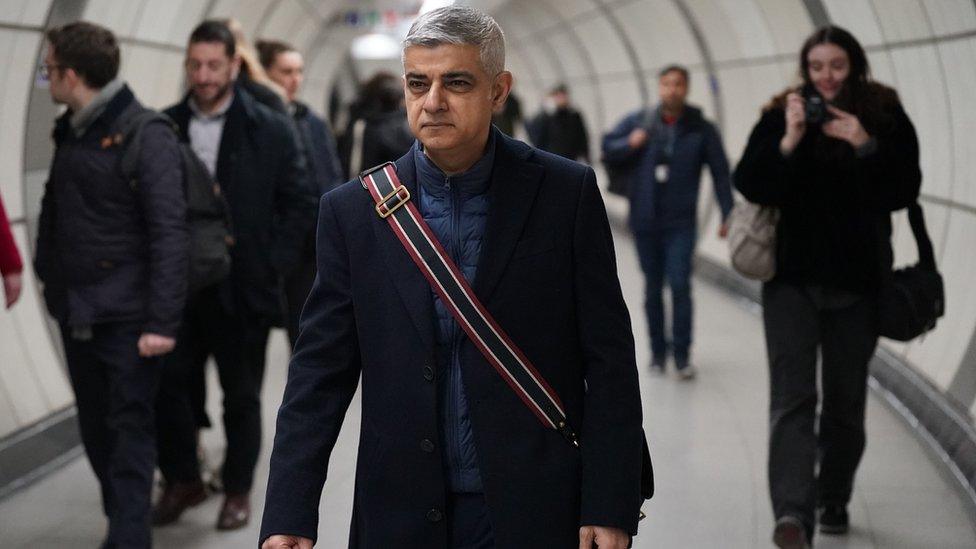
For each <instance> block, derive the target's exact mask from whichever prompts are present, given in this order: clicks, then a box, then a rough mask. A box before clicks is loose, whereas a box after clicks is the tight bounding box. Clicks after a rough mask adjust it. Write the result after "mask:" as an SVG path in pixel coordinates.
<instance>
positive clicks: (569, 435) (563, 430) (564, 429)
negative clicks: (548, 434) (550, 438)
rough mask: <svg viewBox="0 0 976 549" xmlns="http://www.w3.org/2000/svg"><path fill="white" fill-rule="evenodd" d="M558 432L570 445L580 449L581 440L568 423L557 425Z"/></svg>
mask: <svg viewBox="0 0 976 549" xmlns="http://www.w3.org/2000/svg"><path fill="white" fill-rule="evenodd" d="M556 430H557V431H559V434H561V435H562V436H563V438H565V439H566V440H567V441H569V443H571V444H572V445H573V446H575V447H577V448H579V439H578V438H577V437H576V433H575V432H574V431H573V428H572V427H570V426H569V424H568V423H566V421H560V422H559V423H557V424H556Z"/></svg>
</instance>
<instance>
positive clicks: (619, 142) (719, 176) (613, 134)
mask: <svg viewBox="0 0 976 549" xmlns="http://www.w3.org/2000/svg"><path fill="white" fill-rule="evenodd" d="M644 118H646V117H645V115H644V111H643V110H641V111H637V112H634V113H631V114H629V115H627V117H625V118H624V119H623V120H622V121H621V122H620V123H619V124H617V126H616V127H615V128H614V129H613V130H611V131H610V133H608V134H607V135H605V136H604V138H603V155H604V158H605V159H606V160H607V161H610V162H612V161H620V160H624V159H626V158H628V157H631V155H639V158H638V161H637V167H636V171H635V176H634V179H633V181H632V182H631V185H630V228H631V230H633V231H634V232H649V231H654V230H658V229H668V228H689V227H695V224H696V220H697V218H698V193H699V188H700V187H701V171H702V167H704V166H705V165H706V164H707V165H708V167H709V169H710V170H711V173H712V183H713V185H714V187H715V197H716V198H717V199H718V203H719V207H720V208H721V210H722V219H725V218H726V217H728V215H729V212H731V211H732V185H731V182H730V180H729V161H728V159H726V157H725V151H724V150H723V148H722V138H721V137H720V136H719V134H718V130H716V129H715V126H714V125H712V123H711V122H709V121H707V120H705V118H704V117H703V116H702V113H701V110H699V109H697V108H695V107H692V106H691V105H688V106H686V107H685V111H684V114H683V115H682V116H681V118H680V119H679V120H678V121H677V123H676V126H675V127H674V129H673V130H674V134H673V136H674V137H673V139H674V142H673V145H672V146H671V147H672V150H671V154H670V163H669V162H668V160H667V156H668V148H669V138H670V136H669V133H668V132H669V128H667V127H666V125H665V124H664V123H663V121H662V120H661V112H660V108H658V109H657V110H655V111H654V114H653V115H652V116H651V117H650V118H651V120H652V122H651V127H650V128H649V133H650V137H649V139H648V141H647V143H646V144H645V145H644V146H643V147H641V148H640V149H637V150H632V149H631V148H630V146H629V145H628V144H627V137H628V136H629V135H630V132H631V131H633V130H634V129H635V128H638V127H640V126H641V125H642V122H643V119H644ZM645 129H647V128H645ZM662 163H666V164H669V171H670V177H669V179H668V181H667V182H666V183H664V184H661V183H658V182H657V180H656V178H655V171H656V169H657V166H658V164H662Z"/></svg>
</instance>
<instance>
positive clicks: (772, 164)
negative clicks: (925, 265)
mask: <svg viewBox="0 0 976 549" xmlns="http://www.w3.org/2000/svg"><path fill="white" fill-rule="evenodd" d="M799 61H800V62H799V65H800V69H799V73H800V77H801V79H802V82H803V85H802V86H801V87H799V88H790V89H788V90H786V91H785V92H783V93H782V94H780V95H777V96H776V97H774V98H773V100H772V101H771V102H770V103H769V104H768V105H767V106H766V108H765V109H764V110H763V113H762V116H761V118H760V119H759V122H758V123H757V124H756V126H755V128H753V130H752V135H750V136H749V142H748V144H747V145H746V150H745V152H744V153H743V154H742V159H741V160H740V161H739V165H738V166H737V167H736V172H735V184H736V187H737V188H738V190H739V191H740V192H741V193H742V194H743V196H745V197H746V198H747V199H749V200H750V201H752V202H755V203H758V204H762V205H767V206H775V207H776V208H778V209H779V212H780V219H779V223H778V226H777V228H776V276H775V278H773V279H772V280H771V281H769V282H767V283H765V284H764V285H763V289H762V303H763V320H764V323H765V328H766V348H767V353H768V356H769V370H770V409H769V423H770V427H769V428H770V435H769V491H770V495H771V497H772V503H773V512H774V515H775V518H776V528H775V531H774V533H773V539H774V542H775V543H776V544H777V545H778V546H779V547H783V548H791V549H792V548H804V547H808V546H809V544H810V543H811V542H812V539H813V533H814V524H815V523H816V522H818V521H819V523H820V531H821V532H822V533H825V534H841V533H844V532H847V529H848V516H847V503H848V501H850V498H851V491H852V490H853V486H854V473H855V472H856V470H857V466H858V463H859V462H860V460H861V455H862V454H863V452H864V443H865V433H864V403H865V398H866V385H867V373H868V361H869V360H870V359H871V356H872V355H873V354H874V348H875V346H876V345H877V341H878V322H877V304H878V303H877V294H878V290H879V287H880V282H881V281H880V276H881V272H882V269H883V262H884V261H885V258H887V261H889V262H890V260H891V259H890V258H891V253H892V252H891V243H890V234H891V215H890V212H892V211H894V210H898V209H901V208H905V207H907V206H909V205H910V204H913V203H914V202H915V201H916V199H917V197H918V193H919V187H920V185H921V180H922V174H921V171H920V169H919V157H918V154H919V153H918V139H917V137H916V135H915V129H914V127H913V126H912V123H911V121H910V120H909V119H908V116H907V115H906V114H905V111H904V109H903V108H902V106H901V103H900V102H899V100H898V94H897V93H895V91H894V90H892V89H891V88H888V87H886V86H883V85H881V84H878V83H877V82H874V81H873V80H872V79H871V76H870V74H871V73H870V68H869V65H868V59H867V56H866V55H865V53H864V49H863V48H862V47H861V45H860V43H858V41H857V39H856V38H854V36H852V35H851V34H850V33H849V32H847V31H846V30H844V29H841V28H839V27H832V26H831V27H825V28H822V29H819V30H817V31H816V32H815V33H814V34H813V35H811V36H810V37H809V38H808V39H807V41H806V42H805V43H804V44H803V48H802V49H801V51H800V60H799ZM817 104H819V108H816V105H817ZM889 266H890V265H889ZM818 356H819V357H820V359H821V366H820V368H821V375H820V380H821V381H820V383H821V387H822V392H819V391H818V383H817V380H818V376H817V358H818ZM818 400H819V401H820V407H821V408H820V419H819V427H818V423H817V404H818ZM818 509H819V516H817V510H818Z"/></svg>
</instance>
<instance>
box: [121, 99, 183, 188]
mask: <svg viewBox="0 0 976 549" xmlns="http://www.w3.org/2000/svg"><path fill="white" fill-rule="evenodd" d="M157 121H158V122H161V123H164V124H166V125H167V126H169V127H170V128H173V129H174V131H177V132H178V128H177V126H176V123H175V122H173V120H172V119H171V118H170V117H168V116H166V115H165V114H163V113H160V112H156V111H154V110H152V109H145V110H143V111H140V112H138V113H136V114H133V115H132V116H131V117H129V119H128V120H126V121H125V123H124V124H123V125H122V159H121V161H120V162H121V164H120V167H121V170H122V175H123V176H124V177H125V179H126V181H128V182H129V186H130V187H131V188H132V189H133V190H135V189H136V187H138V186H139V158H140V155H141V154H142V131H143V129H144V128H145V127H146V126H147V125H148V124H151V123H153V122H157Z"/></svg>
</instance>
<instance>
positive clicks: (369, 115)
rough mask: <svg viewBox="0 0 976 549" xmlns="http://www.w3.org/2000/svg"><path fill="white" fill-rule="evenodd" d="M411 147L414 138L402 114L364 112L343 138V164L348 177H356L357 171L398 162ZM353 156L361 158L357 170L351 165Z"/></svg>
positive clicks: (405, 117) (399, 112)
mask: <svg viewBox="0 0 976 549" xmlns="http://www.w3.org/2000/svg"><path fill="white" fill-rule="evenodd" d="M359 125H361V126H362V128H361V130H360V129H358V128H359ZM411 145H413V135H411V133H410V126H408V125H407V114H406V113H405V112H404V111H402V110H397V111H390V112H377V111H370V112H366V113H364V114H363V115H361V116H360V117H359V118H356V119H354V120H353V121H352V122H351V123H350V124H349V127H348V128H347V130H346V133H345V134H344V135H343V136H342V143H341V149H342V151H341V152H342V161H343V166H345V170H346V174H347V177H349V178H354V177H357V176H359V172H360V171H363V170H366V169H369V168H372V167H373V166H377V165H379V164H382V163H383V162H387V161H389V160H390V159H391V158H399V157H400V156H402V155H403V154H404V153H406V152H407V151H408V150H410V146H411ZM356 155H359V157H360V161H359V166H358V168H357V167H356V166H353V165H352V163H353V158H354V156H356ZM353 171H355V172H356V173H352V172H353Z"/></svg>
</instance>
